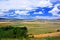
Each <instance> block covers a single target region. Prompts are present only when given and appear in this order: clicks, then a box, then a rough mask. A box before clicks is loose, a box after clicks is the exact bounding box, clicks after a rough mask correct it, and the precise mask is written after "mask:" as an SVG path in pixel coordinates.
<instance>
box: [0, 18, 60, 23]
mask: <svg viewBox="0 0 60 40" xmlns="http://www.w3.org/2000/svg"><path fill="white" fill-rule="evenodd" d="M6 21H8V22H17V21H53V22H55V21H60V19H16V18H0V22H6Z"/></svg>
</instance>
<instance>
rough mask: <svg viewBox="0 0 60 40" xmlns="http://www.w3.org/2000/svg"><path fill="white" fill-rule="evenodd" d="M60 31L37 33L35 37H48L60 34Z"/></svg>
mask: <svg viewBox="0 0 60 40" xmlns="http://www.w3.org/2000/svg"><path fill="white" fill-rule="evenodd" d="M59 35H60V32H54V33H47V34H35V35H34V38H43V37H48V36H50V37H51V36H59Z"/></svg>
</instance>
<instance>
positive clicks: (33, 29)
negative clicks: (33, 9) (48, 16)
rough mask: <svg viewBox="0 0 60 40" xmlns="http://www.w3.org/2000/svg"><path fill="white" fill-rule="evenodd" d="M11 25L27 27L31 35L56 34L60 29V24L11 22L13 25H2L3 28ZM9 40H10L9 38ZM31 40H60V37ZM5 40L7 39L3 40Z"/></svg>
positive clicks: (33, 39)
mask: <svg viewBox="0 0 60 40" xmlns="http://www.w3.org/2000/svg"><path fill="white" fill-rule="evenodd" d="M6 25H11V26H14V27H23V26H26V27H27V28H28V33H29V34H44V33H49V32H56V30H57V29H60V22H26V23H24V22H11V23H0V27H1V26H6ZM8 39H9V38H8ZM30 39H31V40H59V39H60V36H56V37H47V38H41V39H36V38H30ZM1 40H5V39H1ZM11 40H19V39H13V38H12V39H11ZM24 40H25V39H24Z"/></svg>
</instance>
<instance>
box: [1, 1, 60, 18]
mask: <svg viewBox="0 0 60 40" xmlns="http://www.w3.org/2000/svg"><path fill="white" fill-rule="evenodd" d="M0 18H18V19H58V18H60V0H0Z"/></svg>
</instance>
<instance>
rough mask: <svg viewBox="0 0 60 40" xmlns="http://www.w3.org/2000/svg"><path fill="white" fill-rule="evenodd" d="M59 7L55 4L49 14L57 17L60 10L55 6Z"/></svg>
mask: <svg viewBox="0 0 60 40" xmlns="http://www.w3.org/2000/svg"><path fill="white" fill-rule="evenodd" d="M59 5H60V4H56V5H55V6H54V8H53V9H52V10H51V11H49V13H52V14H53V16H59V14H58V12H59V11H60V10H59V9H58V8H57V6H59Z"/></svg>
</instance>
